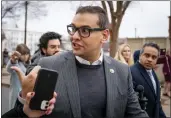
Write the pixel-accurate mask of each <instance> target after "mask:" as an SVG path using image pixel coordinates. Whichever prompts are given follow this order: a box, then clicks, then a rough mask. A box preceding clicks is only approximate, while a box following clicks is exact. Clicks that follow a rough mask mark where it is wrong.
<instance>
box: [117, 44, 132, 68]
mask: <svg viewBox="0 0 171 118" xmlns="http://www.w3.org/2000/svg"><path fill="white" fill-rule="evenodd" d="M114 58H115V59H116V60H118V61H120V62H122V63H125V64H127V65H128V66H131V65H133V64H134V60H133V56H132V52H131V48H130V46H129V45H128V44H121V45H120V46H119V49H118V51H117V52H116V55H115V57H114Z"/></svg>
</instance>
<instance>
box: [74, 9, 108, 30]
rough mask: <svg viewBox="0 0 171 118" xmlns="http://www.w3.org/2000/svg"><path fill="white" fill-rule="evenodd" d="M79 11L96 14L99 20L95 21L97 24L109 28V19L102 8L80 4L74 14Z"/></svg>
mask: <svg viewBox="0 0 171 118" xmlns="http://www.w3.org/2000/svg"><path fill="white" fill-rule="evenodd" d="M79 13H80V14H81V13H92V14H98V17H99V21H98V22H97V25H99V26H100V28H105V29H107V28H109V20H108V17H107V13H106V11H105V10H104V9H103V8H101V7H99V6H80V7H79V8H78V9H77V11H76V14H79Z"/></svg>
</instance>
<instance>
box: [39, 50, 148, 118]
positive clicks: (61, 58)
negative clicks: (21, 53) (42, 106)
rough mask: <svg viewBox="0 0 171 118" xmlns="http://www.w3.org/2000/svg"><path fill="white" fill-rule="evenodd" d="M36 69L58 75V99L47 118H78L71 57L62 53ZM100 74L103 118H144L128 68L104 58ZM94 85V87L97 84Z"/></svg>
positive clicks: (76, 88) (73, 63)
mask: <svg viewBox="0 0 171 118" xmlns="http://www.w3.org/2000/svg"><path fill="white" fill-rule="evenodd" d="M39 65H40V66H41V67H43V68H49V69H53V70H56V71H58V73H59V76H58V81H57V84H56V88H55V91H56V92H57V93H58V96H57V100H56V104H55V108H54V111H53V112H52V114H51V115H49V117H57V118H81V106H80V96H79V86H78V77H77V68H76V63H75V56H74V55H73V53H72V52H65V53H61V54H59V55H54V56H51V57H45V58H42V59H41V60H40V63H39ZM111 69H113V70H114V71H113V72H112V71H111ZM104 70H105V76H106V84H107V103H106V118H123V117H129V118H137V117H148V115H147V114H146V112H145V111H143V110H141V108H140V105H139V103H138V98H137V95H136V94H135V92H134V90H133V84H132V77H131V72H130V69H129V67H128V66H127V65H125V64H121V63H119V62H117V61H115V60H114V59H113V58H111V57H107V56H104ZM96 85H97V86H98V82H97V84H96ZM99 99H100V98H99Z"/></svg>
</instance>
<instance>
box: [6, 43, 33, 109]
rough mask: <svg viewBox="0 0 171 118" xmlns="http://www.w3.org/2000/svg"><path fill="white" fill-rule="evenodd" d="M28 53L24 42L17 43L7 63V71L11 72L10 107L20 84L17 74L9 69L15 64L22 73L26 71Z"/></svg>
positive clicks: (14, 100) (12, 105)
mask: <svg viewBox="0 0 171 118" xmlns="http://www.w3.org/2000/svg"><path fill="white" fill-rule="evenodd" d="M29 55H30V50H29V48H28V47H27V46H26V45H25V44H19V45H17V47H16V50H15V51H14V52H13V53H12V55H11V57H10V60H9V61H8V63H7V66H6V68H7V71H8V72H9V73H10V74H11V78H10V96H9V98H10V100H9V104H10V106H9V107H10V109H12V108H13V107H14V105H15V102H16V100H17V95H18V92H19V91H20V90H21V84H20V81H19V78H18V75H17V74H16V72H15V71H14V70H12V69H11V67H12V66H17V67H18V68H20V69H21V71H22V73H23V74H24V73H25V72H26V65H25V63H26V61H28V59H29Z"/></svg>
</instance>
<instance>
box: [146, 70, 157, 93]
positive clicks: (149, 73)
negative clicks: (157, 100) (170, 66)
mask: <svg viewBox="0 0 171 118" xmlns="http://www.w3.org/2000/svg"><path fill="white" fill-rule="evenodd" d="M147 72H148V75H149V76H150V79H151V82H152V84H153V87H154V91H155V94H156V82H155V79H154V77H153V74H152V71H147Z"/></svg>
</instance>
